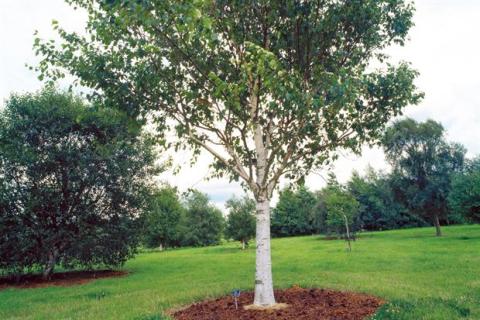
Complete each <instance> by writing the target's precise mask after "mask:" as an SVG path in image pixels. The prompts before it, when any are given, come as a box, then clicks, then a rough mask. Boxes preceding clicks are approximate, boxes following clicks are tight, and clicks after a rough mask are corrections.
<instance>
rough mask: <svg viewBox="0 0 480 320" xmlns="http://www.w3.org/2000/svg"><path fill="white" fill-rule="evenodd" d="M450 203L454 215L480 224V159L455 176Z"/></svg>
mask: <svg viewBox="0 0 480 320" xmlns="http://www.w3.org/2000/svg"><path fill="white" fill-rule="evenodd" d="M448 203H449V205H450V208H451V209H452V210H453V212H454V214H456V215H460V216H462V217H465V218H466V219H467V220H469V221H473V222H476V223H478V222H480V157H477V158H476V159H474V160H472V161H470V162H469V163H468V165H467V166H466V169H465V170H464V172H461V173H457V174H456V175H455V176H454V178H453V181H452V187H451V191H450V194H449V196H448Z"/></svg>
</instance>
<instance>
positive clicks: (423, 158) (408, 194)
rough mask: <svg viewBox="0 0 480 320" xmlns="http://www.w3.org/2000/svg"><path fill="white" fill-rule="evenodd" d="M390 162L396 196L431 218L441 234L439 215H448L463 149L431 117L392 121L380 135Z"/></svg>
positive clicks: (408, 206) (437, 233) (462, 159)
mask: <svg viewBox="0 0 480 320" xmlns="http://www.w3.org/2000/svg"><path fill="white" fill-rule="evenodd" d="M383 145H384V150H385V154H386V156H387V159H388V161H389V162H390V163H391V164H392V166H393V171H394V173H393V175H392V177H394V179H392V185H393V188H394V190H395V193H396V197H397V199H398V200H399V201H400V202H401V203H404V204H405V206H406V207H407V208H408V209H410V210H412V212H415V213H416V214H418V215H420V216H422V217H425V218H427V219H429V220H431V221H432V222H433V224H434V225H435V228H436V235H437V236H441V229H440V219H442V218H446V216H447V197H448V192H449V190H450V181H451V177H452V175H453V174H454V173H455V172H458V171H459V170H461V168H462V166H463V161H464V156H465V149H464V148H463V147H462V146H461V145H458V144H450V143H447V142H446V141H445V137H444V129H443V127H442V125H441V124H440V123H438V122H435V121H433V120H427V121H426V122H423V123H418V122H416V121H415V120H413V119H409V118H407V119H404V120H401V121H397V122H395V123H394V124H393V125H392V126H391V127H390V128H388V130H387V131H386V133H385V137H384V139H383Z"/></svg>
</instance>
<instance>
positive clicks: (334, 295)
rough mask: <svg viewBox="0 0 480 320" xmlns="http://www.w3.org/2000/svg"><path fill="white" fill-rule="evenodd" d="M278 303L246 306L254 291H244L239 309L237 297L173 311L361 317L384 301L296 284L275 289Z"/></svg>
mask: <svg viewBox="0 0 480 320" xmlns="http://www.w3.org/2000/svg"><path fill="white" fill-rule="evenodd" d="M275 298H276V301H277V303H286V304H287V305H288V306H287V307H286V308H282V309H277V310H251V309H250V310H245V309H244V306H247V305H250V304H251V303H252V302H253V292H244V293H241V295H240V298H239V299H238V309H235V302H234V298H233V297H231V296H226V297H222V298H219V299H216V300H211V301H204V302H199V303H196V304H193V305H191V306H189V307H186V308H184V309H181V310H178V311H172V312H171V313H170V314H171V316H173V318H174V319H176V320H231V319H242V320H270V319H275V320H293V319H297V320H298V319H303V320H310V319H315V320H323V319H325V320H327V319H328V320H361V319H365V318H366V317H368V316H371V315H373V314H374V313H375V312H376V311H377V309H378V308H379V307H380V306H381V305H382V304H384V303H385V301H383V300H382V299H379V298H377V297H374V296H369V295H366V294H362V293H353V292H340V291H333V290H325V289H303V288H300V287H297V286H294V287H292V288H290V289H286V290H275Z"/></svg>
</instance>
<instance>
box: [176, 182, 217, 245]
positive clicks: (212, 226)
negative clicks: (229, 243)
mask: <svg viewBox="0 0 480 320" xmlns="http://www.w3.org/2000/svg"><path fill="white" fill-rule="evenodd" d="M185 207H186V213H185V222H184V224H183V226H184V227H183V228H184V229H183V231H182V232H183V234H184V236H183V241H182V242H183V245H186V246H196V247H199V246H209V245H214V244H219V243H220V240H221V237H222V232H223V229H224V225H225V219H224V218H223V215H222V212H221V211H220V210H219V209H217V208H216V207H215V206H213V205H212V204H210V203H209V201H208V197H207V195H205V194H203V193H201V192H199V191H196V190H191V191H190V192H189V193H188V194H187V195H186V197H185Z"/></svg>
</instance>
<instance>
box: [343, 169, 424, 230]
mask: <svg viewBox="0 0 480 320" xmlns="http://www.w3.org/2000/svg"><path fill="white" fill-rule="evenodd" d="M393 174H394V173H391V174H389V175H386V174H381V173H378V172H375V171H374V170H373V169H372V168H369V169H368V170H367V173H366V175H365V176H360V175H359V174H358V173H356V172H354V173H353V174H352V177H351V178H350V180H349V181H348V183H347V187H348V190H349V192H350V193H351V194H352V195H353V196H354V197H355V199H356V200H357V201H358V203H359V204H360V207H359V213H358V221H357V223H358V224H359V226H358V228H360V229H365V230H369V231H374V230H389V229H398V228H411V227H422V226H426V225H427V223H426V222H425V221H424V220H423V219H422V218H421V217H419V216H417V215H414V214H411V213H410V212H409V210H408V209H407V208H405V206H404V205H403V204H402V203H400V202H398V201H396V199H395V195H394V192H393V190H392V188H391V180H392V179H395V178H392V175H393Z"/></svg>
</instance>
